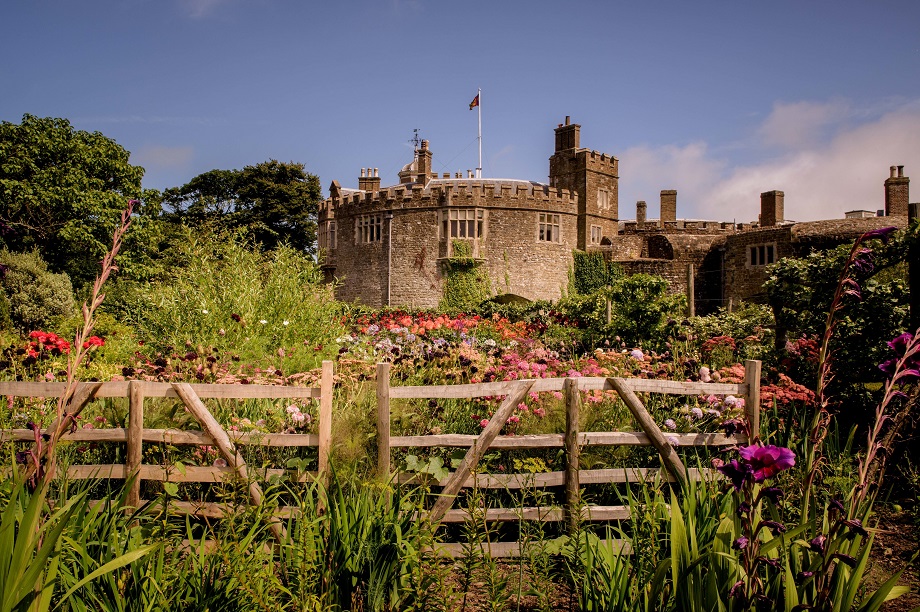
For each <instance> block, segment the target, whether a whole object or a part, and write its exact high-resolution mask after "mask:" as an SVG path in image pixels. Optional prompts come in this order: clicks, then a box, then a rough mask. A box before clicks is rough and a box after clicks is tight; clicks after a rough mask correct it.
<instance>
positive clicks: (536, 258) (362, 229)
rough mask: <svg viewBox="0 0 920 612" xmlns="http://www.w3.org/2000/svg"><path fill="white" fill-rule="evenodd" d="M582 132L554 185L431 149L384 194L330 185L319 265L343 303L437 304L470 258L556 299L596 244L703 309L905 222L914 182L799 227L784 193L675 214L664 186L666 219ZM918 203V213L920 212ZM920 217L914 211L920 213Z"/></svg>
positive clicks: (370, 177) (566, 141)
mask: <svg viewBox="0 0 920 612" xmlns="http://www.w3.org/2000/svg"><path fill="white" fill-rule="evenodd" d="M580 131H581V126H580V125H578V124H574V123H572V122H571V120H570V118H569V117H566V119H565V123H561V124H559V125H558V126H557V127H556V129H555V150H554V152H553V154H552V156H551V157H550V158H549V184H544V183H539V182H535V181H527V180H516V179H483V178H475V177H473V175H472V173H469V172H468V174H467V176H463V175H461V174H460V173H456V174H455V175H454V176H453V177H452V176H450V174H449V173H445V174H443V175H442V176H440V177H439V176H438V174H437V172H434V171H433V170H432V167H431V165H432V164H431V162H432V153H431V150H430V149H429V143H428V141H426V140H422V141H421V143H420V146H418V147H417V148H416V150H415V155H414V159H413V161H412V162H411V163H409V164H407V165H406V166H404V167H403V168H402V170H400V172H399V184H398V185H395V186H392V187H381V181H380V177H379V175H378V170H377V169H376V168H374V169H371V168H367V169H362V170H361V173H360V177H359V178H358V188H357V189H349V188H344V187H342V186H341V185H340V183H339V182H338V181H333V182H332V184H331V186H330V188H329V198H328V199H326V200H325V201H324V202H323V203H322V204H321V206H320V209H319V215H318V224H319V246H320V250H321V265H322V268H323V271H324V273H325V275H326V278H327V280H329V281H332V280H337V281H338V284H337V287H336V297H338V298H339V299H342V300H346V301H359V302H361V303H364V304H367V305H369V306H375V307H379V306H384V305H393V306H408V307H414V308H434V307H436V306H437V305H438V303H439V302H440V301H441V299H442V297H443V283H444V271H445V269H446V266H447V265H448V264H449V262H450V261H451V259H452V258H454V257H455V256H458V255H463V256H464V257H466V258H467V259H469V257H470V255H471V256H472V261H474V262H475V263H476V264H477V265H478V266H479V267H480V269H481V270H483V271H484V272H485V273H486V274H487V275H488V278H489V280H490V285H491V289H492V292H493V293H494V294H496V295H503V294H510V295H514V296H520V297H523V298H526V299H528V300H538V299H542V300H556V299H558V298H559V297H560V296H561V295H562V291H563V288H564V287H566V286H567V284H568V279H569V270H570V269H571V267H572V260H573V256H572V252H573V250H582V251H590V250H598V251H600V252H602V253H603V254H604V256H605V258H606V259H607V260H608V261H613V262H616V263H617V264H618V265H620V267H621V268H622V269H623V270H624V271H625V272H626V273H627V274H635V273H640V272H645V273H650V274H659V275H661V276H663V277H665V278H666V279H667V280H668V281H669V283H670V289H671V291H672V292H675V293H677V292H680V293H687V294H688V295H692V296H693V298H694V299H693V300H692V301H691V305H692V309H693V310H695V311H697V312H700V313H704V312H711V311H714V310H715V309H717V308H719V307H722V306H730V305H731V304H732V303H737V302H739V301H741V300H754V301H762V300H763V298H764V295H763V289H762V286H763V282H764V280H766V273H765V267H766V266H767V265H768V264H771V263H773V262H775V261H778V260H779V259H781V258H783V257H787V256H801V255H803V254H806V253H807V252H809V251H811V250H814V249H820V248H828V247H830V246H834V245H836V244H839V243H841V242H844V241H848V240H852V239H853V238H855V237H856V236H858V235H859V234H861V233H863V232H865V231H868V230H870V229H875V228H879V227H885V226H889V225H896V226H898V227H904V226H905V225H906V224H907V217H908V209H909V208H910V207H915V205H913V204H908V198H909V182H910V179H909V178H907V177H906V176H904V173H903V166H898V167H895V166H892V168H891V175H890V177H889V178H888V179H887V180H886V181H885V184H884V186H885V209H884V211H878V213H877V214H876V213H868V212H866V211H853V212H852V213H847V215H846V218H844V219H834V220H829V221H816V222H807V223H794V222H789V221H786V220H785V218H784V194H783V192H782V191H768V192H765V193H762V194H761V213H760V219H759V221H758V222H757V223H734V222H730V223H729V222H715V221H693V220H685V219H678V218H677V192H676V191H674V190H664V191H662V192H661V196H660V197H661V206H660V211H661V214H660V218H659V219H657V220H655V219H647V218H646V210H647V206H646V203H645V202H641V201H640V202H638V203H637V204H636V219H635V221H633V220H627V221H622V220H621V219H620V215H619V212H620V211H619V204H618V182H619V160H618V159H617V158H616V157H614V156H612V155H609V154H607V153H600V152H598V151H593V150H590V149H585V148H582V147H581V146H580ZM913 210H915V209H912V212H913ZM914 214H915V213H914Z"/></svg>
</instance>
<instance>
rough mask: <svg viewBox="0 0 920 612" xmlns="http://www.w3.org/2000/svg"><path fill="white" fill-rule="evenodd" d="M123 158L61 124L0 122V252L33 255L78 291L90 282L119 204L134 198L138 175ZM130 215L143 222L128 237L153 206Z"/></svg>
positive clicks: (101, 139)
mask: <svg viewBox="0 0 920 612" xmlns="http://www.w3.org/2000/svg"><path fill="white" fill-rule="evenodd" d="M128 156H129V153H128V151H127V150H125V149H124V148H123V147H121V146H120V145H119V144H117V143H116V142H115V141H114V140H112V139H111V138H108V137H106V136H104V135H103V134H101V133H99V132H92V133H91V132H85V131H82V130H75V129H74V128H73V127H72V126H71V125H70V122H69V121H67V120H66V119H53V118H39V117H34V116H32V115H24V116H23V118H22V123H20V124H18V125H17V124H14V123H10V122H7V121H4V122H2V123H0V233H2V236H0V240H2V244H3V246H5V247H6V248H8V249H9V250H10V251H14V252H26V251H30V250H32V249H37V250H38V252H39V253H40V254H41V257H42V258H43V259H44V260H45V261H46V262H47V264H48V267H49V269H50V270H51V271H53V272H64V273H67V274H68V275H69V276H70V277H71V280H72V281H73V282H74V284H75V285H76V286H78V287H79V286H82V285H83V284H85V283H87V282H89V281H91V280H92V279H93V278H94V277H95V275H96V273H97V272H98V262H99V260H100V259H101V257H102V255H103V254H104V253H105V251H106V249H107V248H108V243H109V241H110V240H111V235H112V230H113V229H114V227H115V224H116V223H117V221H118V219H119V216H120V214H121V211H122V210H124V208H125V205H126V204H127V200H128V199H129V198H137V197H139V196H141V177H142V176H143V174H144V169H143V168H141V167H140V166H132V165H131V164H130V163H128ZM136 210H137V216H138V217H141V218H143V219H138V222H137V223H135V226H134V227H133V228H132V231H138V230H141V229H142V228H143V226H144V224H145V223H144V222H145V220H146V219H152V218H155V216H156V215H157V214H158V212H159V211H158V207H157V206H156V205H155V204H154V205H152V206H148V207H145V206H144V204H143V203H141V206H139V207H138V208H137V209H136ZM147 229H148V230H149V227H148V228H147ZM124 258H125V259H128V258H130V254H129V253H128V252H126V253H125V256H124Z"/></svg>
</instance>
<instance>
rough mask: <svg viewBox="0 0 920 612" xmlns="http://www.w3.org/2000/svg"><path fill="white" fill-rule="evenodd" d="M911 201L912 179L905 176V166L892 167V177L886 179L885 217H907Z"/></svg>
mask: <svg viewBox="0 0 920 612" xmlns="http://www.w3.org/2000/svg"><path fill="white" fill-rule="evenodd" d="M895 173H897V175H895ZM909 199H910V179H909V178H907V177H906V176H904V166H892V167H891V176H889V177H888V178H887V179H885V215H886V216H889V217H890V216H892V215H900V216H904V217H906V216H907V203H908V200H909Z"/></svg>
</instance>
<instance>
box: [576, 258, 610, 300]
mask: <svg viewBox="0 0 920 612" xmlns="http://www.w3.org/2000/svg"><path fill="white" fill-rule="evenodd" d="M572 260H573V262H572V272H573V273H572V278H571V285H572V286H571V288H570V289H571V292H572V293H574V294H579V295H588V294H590V293H594V292H595V291H597V290H598V289H603V288H604V287H607V286H608V285H610V284H611V283H613V281H614V280H616V279H617V278H620V277H621V276H622V274H621V273H620V269H619V267H618V266H617V265H616V264H614V263H607V261H606V260H605V259H604V255H603V253H601V252H599V251H591V252H585V251H572Z"/></svg>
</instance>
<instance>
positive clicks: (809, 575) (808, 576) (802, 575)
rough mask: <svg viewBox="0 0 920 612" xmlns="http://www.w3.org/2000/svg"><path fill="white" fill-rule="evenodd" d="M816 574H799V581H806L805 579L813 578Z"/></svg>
mask: <svg viewBox="0 0 920 612" xmlns="http://www.w3.org/2000/svg"><path fill="white" fill-rule="evenodd" d="M814 575H815V573H814V572H799V580H804V579H805V578H811V577H812V576H814Z"/></svg>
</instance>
